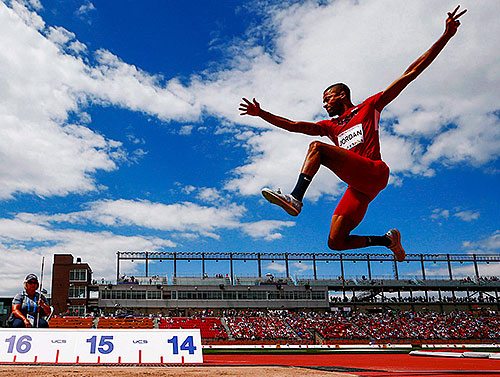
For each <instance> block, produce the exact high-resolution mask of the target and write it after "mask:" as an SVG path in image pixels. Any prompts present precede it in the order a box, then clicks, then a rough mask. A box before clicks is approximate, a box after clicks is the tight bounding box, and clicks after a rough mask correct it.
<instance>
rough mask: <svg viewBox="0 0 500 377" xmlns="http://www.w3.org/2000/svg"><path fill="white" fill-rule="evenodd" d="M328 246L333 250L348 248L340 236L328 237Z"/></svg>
mask: <svg viewBox="0 0 500 377" xmlns="http://www.w3.org/2000/svg"><path fill="white" fill-rule="evenodd" d="M328 247H329V248H330V249H332V250H335V251H342V250H347V249H348V247H347V244H346V242H345V240H344V239H342V238H340V237H329V238H328Z"/></svg>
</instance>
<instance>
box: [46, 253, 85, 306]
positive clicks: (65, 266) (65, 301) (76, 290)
mask: <svg viewBox="0 0 500 377" xmlns="http://www.w3.org/2000/svg"><path fill="white" fill-rule="evenodd" d="M91 281H92V269H91V268H90V266H89V265H88V264H87V263H82V261H81V259H80V258H76V263H75V262H74V258H73V255H71V254H55V255H54V264H53V266H52V294H51V297H52V306H53V307H54V314H63V313H68V314H73V315H84V314H85V313H86V311H87V308H88V304H89V293H90V289H89V286H90V285H91Z"/></svg>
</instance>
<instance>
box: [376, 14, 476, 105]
mask: <svg viewBox="0 0 500 377" xmlns="http://www.w3.org/2000/svg"><path fill="white" fill-rule="evenodd" d="M459 8H460V5H459V6H457V7H456V8H455V10H454V11H453V12H448V18H447V19H446V27H445V31H444V33H443V35H442V36H441V37H440V38H439V39H438V40H437V41H436V43H434V44H433V45H432V46H431V48H429V50H427V51H426V52H425V53H424V54H423V55H422V56H421V57H419V58H418V59H417V60H415V61H414V62H413V63H412V64H411V65H410V66H409V67H408V69H407V70H406V71H405V72H404V73H403V75H402V76H401V77H400V78H398V79H397V80H396V81H394V82H393V83H392V84H391V85H389V87H388V88H387V89H386V90H384V92H383V94H382V95H381V97H380V99H379V100H378V102H377V105H376V106H377V109H378V110H382V109H383V108H384V107H385V106H387V105H388V104H389V103H390V102H392V100H394V99H395V98H396V97H397V96H398V95H399V93H401V92H402V91H403V89H404V88H406V87H407V86H408V84H409V83H411V82H412V81H413V80H415V79H416V78H417V76H418V75H420V74H421V73H422V72H423V71H424V70H425V69H426V68H427V67H428V66H429V65H430V64H431V63H432V62H433V61H434V59H436V57H437V56H438V54H439V53H440V52H441V50H443V48H444V46H446V44H447V43H448V41H449V40H450V39H451V37H453V36H454V35H455V33H456V32H457V29H458V27H459V26H460V21H459V20H458V18H459V17H460V16H462V15H463V14H464V13H465V12H467V9H466V10H464V11H462V12H460V13H458V14H457V11H458V9H459Z"/></svg>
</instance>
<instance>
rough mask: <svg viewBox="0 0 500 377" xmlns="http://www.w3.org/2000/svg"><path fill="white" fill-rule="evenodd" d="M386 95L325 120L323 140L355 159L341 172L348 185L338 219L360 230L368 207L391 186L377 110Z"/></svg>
mask: <svg viewBox="0 0 500 377" xmlns="http://www.w3.org/2000/svg"><path fill="white" fill-rule="evenodd" d="M381 95H382V92H380V93H377V94H375V95H374V96H371V97H370V98H368V99H366V100H365V101H364V102H363V103H361V104H359V105H357V106H354V107H353V108H351V109H349V110H347V111H346V112H345V113H344V114H342V115H341V116H339V117H338V118H334V119H330V120H322V121H320V122H318V123H317V124H318V125H319V126H320V127H321V136H328V137H329V138H330V139H331V140H332V141H333V143H334V144H335V145H336V146H338V147H340V148H343V149H346V150H347V151H348V153H349V154H350V155H351V157H350V158H349V159H348V162H347V163H346V164H345V165H344V166H342V167H341V168H340V170H339V171H337V172H336V173H337V175H338V176H339V177H341V178H342V179H343V180H344V181H345V182H346V183H347V184H348V185H349V187H348V188H347V190H346V192H345V193H344V195H343V196H342V199H340V201H339V204H338V205H337V208H336V209H335V212H334V215H340V216H344V217H347V218H349V219H350V220H351V221H352V222H353V226H357V225H358V224H359V223H360V222H361V220H362V219H363V217H364V216H365V213H366V210H367V209H368V204H369V203H370V202H371V201H372V200H373V199H374V198H375V197H376V196H377V194H378V193H379V192H380V191H381V190H383V189H384V188H385V186H387V182H388V179H389V168H388V167H387V165H386V164H385V163H384V162H383V161H382V159H381V155H380V141H379V133H378V123H379V119H380V112H379V111H378V110H377V109H376V108H375V104H376V103H377V100H378V99H379V98H380V96H381Z"/></svg>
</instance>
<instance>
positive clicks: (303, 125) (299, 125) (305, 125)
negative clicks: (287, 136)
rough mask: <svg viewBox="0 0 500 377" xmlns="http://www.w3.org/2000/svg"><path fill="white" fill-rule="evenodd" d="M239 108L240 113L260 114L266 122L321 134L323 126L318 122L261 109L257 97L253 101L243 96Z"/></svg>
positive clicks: (288, 129)
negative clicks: (302, 120)
mask: <svg viewBox="0 0 500 377" xmlns="http://www.w3.org/2000/svg"><path fill="white" fill-rule="evenodd" d="M239 110H240V111H241V114H240V115H251V116H258V117H260V118H262V119H264V120H265V121H266V122H268V123H271V124H272V125H274V126H276V127H279V128H283V129H284V130H287V131H290V132H299V133H303V134H306V135H312V136H320V135H321V133H320V131H321V128H320V127H319V126H318V125H317V124H316V123H311V122H296V121H293V120H290V119H286V118H283V117H280V116H278V115H274V114H271V113H270V112H268V111H265V110H263V109H261V107H260V104H259V103H258V102H257V101H256V100H255V98H254V99H253V100H252V102H250V101H249V100H247V99H246V98H243V102H242V103H240V107H239Z"/></svg>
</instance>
